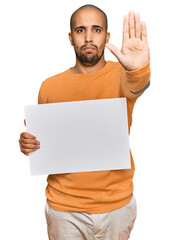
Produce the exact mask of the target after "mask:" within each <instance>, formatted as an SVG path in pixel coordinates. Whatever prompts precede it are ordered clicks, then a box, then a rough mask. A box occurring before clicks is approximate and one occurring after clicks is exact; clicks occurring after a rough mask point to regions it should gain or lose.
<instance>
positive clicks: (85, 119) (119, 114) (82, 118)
mask: <svg viewBox="0 0 169 240" xmlns="http://www.w3.org/2000/svg"><path fill="white" fill-rule="evenodd" d="M25 118H26V130H27V132H29V133H31V134H32V135H34V136H36V137H37V139H38V140H39V141H40V149H38V150H36V151H35V152H32V153H30V154H29V160H30V173H31V175H41V174H58V173H71V172H88V171H103V170H117V169H129V168H131V162H130V150H129V135H128V118H127V106H126V98H109V99H98V100H85V101H73V102H60V103H49V104H38V105H31V106H25Z"/></svg>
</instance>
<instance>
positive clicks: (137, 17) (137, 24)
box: [135, 13, 140, 38]
mask: <svg viewBox="0 0 169 240" xmlns="http://www.w3.org/2000/svg"><path fill="white" fill-rule="evenodd" d="M135 26H136V36H135V37H136V38H140V15H139V14H138V13H136V14H135Z"/></svg>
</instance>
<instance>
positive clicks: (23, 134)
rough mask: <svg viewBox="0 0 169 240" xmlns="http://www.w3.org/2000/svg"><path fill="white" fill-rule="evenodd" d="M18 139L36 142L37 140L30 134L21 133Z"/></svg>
mask: <svg viewBox="0 0 169 240" xmlns="http://www.w3.org/2000/svg"><path fill="white" fill-rule="evenodd" d="M20 138H30V139H34V140H37V138H36V137H35V136H34V135H32V134H30V133H28V132H22V133H21V134H20Z"/></svg>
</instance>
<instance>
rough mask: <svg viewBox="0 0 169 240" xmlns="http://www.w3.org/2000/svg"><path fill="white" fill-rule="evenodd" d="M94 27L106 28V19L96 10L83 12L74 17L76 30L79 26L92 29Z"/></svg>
mask: <svg viewBox="0 0 169 240" xmlns="http://www.w3.org/2000/svg"><path fill="white" fill-rule="evenodd" d="M92 25H99V26H101V27H104V17H103V15H102V14H101V13H100V12H99V11H96V10H93V9H92V10H86V11H85V10H81V11H78V12H77V13H76V14H75V16H74V28H76V27H78V26H85V27H90V26H92Z"/></svg>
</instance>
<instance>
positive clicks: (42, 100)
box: [38, 82, 47, 104]
mask: <svg viewBox="0 0 169 240" xmlns="http://www.w3.org/2000/svg"><path fill="white" fill-rule="evenodd" d="M43 103H47V100H46V98H45V90H44V82H42V84H41V87H40V89H39V94H38V104H43Z"/></svg>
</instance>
